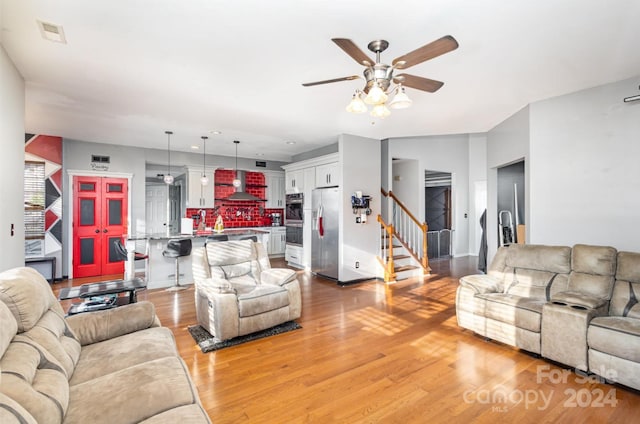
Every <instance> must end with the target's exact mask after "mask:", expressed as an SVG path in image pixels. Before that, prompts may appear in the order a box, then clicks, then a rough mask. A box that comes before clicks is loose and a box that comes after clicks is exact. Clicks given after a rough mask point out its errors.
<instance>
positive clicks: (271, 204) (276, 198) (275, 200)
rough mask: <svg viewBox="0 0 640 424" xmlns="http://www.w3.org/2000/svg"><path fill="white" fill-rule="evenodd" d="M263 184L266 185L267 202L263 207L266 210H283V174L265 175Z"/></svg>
mask: <svg viewBox="0 0 640 424" xmlns="http://www.w3.org/2000/svg"><path fill="white" fill-rule="evenodd" d="M264 176H265V184H266V185H267V202H266V203H265V205H264V207H265V208H267V209H283V208H284V191H285V190H284V185H285V180H284V172H274V173H266V172H265V174H264Z"/></svg>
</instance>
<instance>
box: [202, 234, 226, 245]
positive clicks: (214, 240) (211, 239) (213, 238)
mask: <svg viewBox="0 0 640 424" xmlns="http://www.w3.org/2000/svg"><path fill="white" fill-rule="evenodd" d="M219 241H229V236H228V235H226V234H212V235H210V236H207V239H206V240H205V242H204V245H205V246H206V245H207V243H217V242H219Z"/></svg>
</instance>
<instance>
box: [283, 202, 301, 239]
mask: <svg viewBox="0 0 640 424" xmlns="http://www.w3.org/2000/svg"><path fill="white" fill-rule="evenodd" d="M284 219H285V220H284V225H285V226H286V231H287V244H291V245H294V246H302V226H303V224H304V197H303V194H302V193H294V194H287V196H286V201H285V210H284Z"/></svg>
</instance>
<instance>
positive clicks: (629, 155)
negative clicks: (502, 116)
mask: <svg viewBox="0 0 640 424" xmlns="http://www.w3.org/2000/svg"><path fill="white" fill-rule="evenodd" d="M639 85H640V76H637V77H635V78H631V79H628V80H625V81H620V82H617V83H612V84H607V85H603V86H600V87H596V88H592V89H588V90H583V91H579V92H576V93H573V94H569V95H565V96H561V97H556V98H552V99H548V100H544V101H540V102H536V103H533V104H532V105H531V106H530V108H531V155H530V157H531V161H530V165H531V171H530V173H531V183H530V193H531V199H532V202H533V203H532V204H531V208H530V210H531V215H530V216H531V218H530V219H529V220H528V221H527V222H530V226H531V233H530V234H531V239H530V240H531V242H532V243H547V244H559V245H572V244H575V243H589V244H599V245H610V246H614V247H616V248H617V249H623V250H633V251H640V219H639V218H640V102H635V103H624V102H623V101H622V99H623V98H624V97H629V96H631V95H634V94H638V86H639Z"/></svg>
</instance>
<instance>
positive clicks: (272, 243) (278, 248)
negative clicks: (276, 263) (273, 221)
mask: <svg viewBox="0 0 640 424" xmlns="http://www.w3.org/2000/svg"><path fill="white" fill-rule="evenodd" d="M286 245H287V231H286V228H285V227H272V228H271V235H270V236H269V250H268V253H269V254H270V255H274V256H282V255H284V251H285V248H286Z"/></svg>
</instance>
